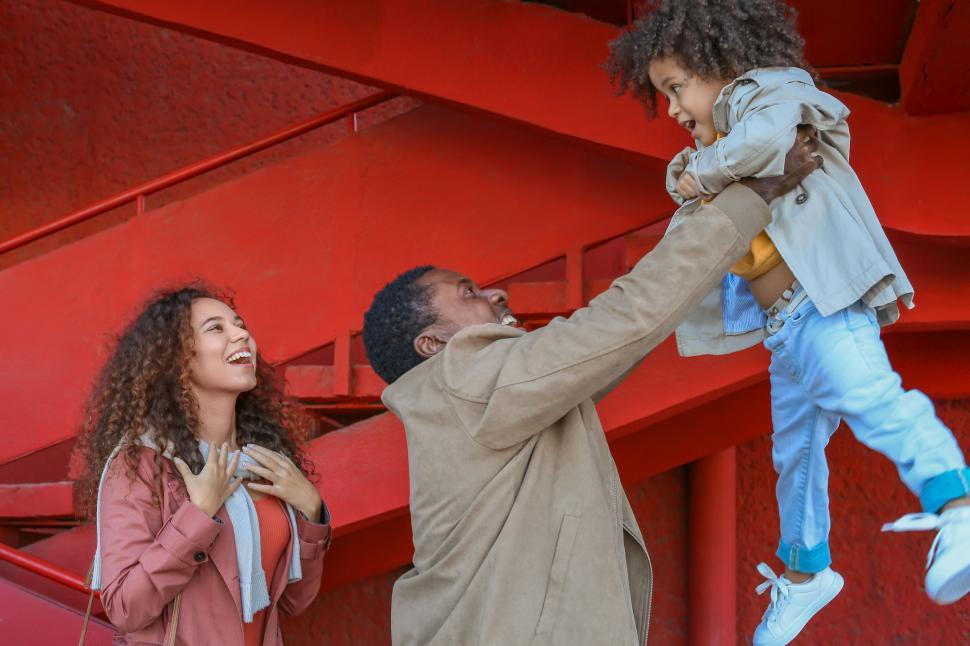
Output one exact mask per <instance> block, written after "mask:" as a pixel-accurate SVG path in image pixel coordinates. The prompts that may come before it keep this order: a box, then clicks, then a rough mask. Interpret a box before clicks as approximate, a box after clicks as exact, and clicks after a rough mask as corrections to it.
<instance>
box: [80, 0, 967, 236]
mask: <svg viewBox="0 0 970 646" xmlns="http://www.w3.org/2000/svg"><path fill="white" fill-rule="evenodd" d="M93 4H94V6H98V7H103V8H106V9H110V10H113V11H120V12H122V13H125V14H126V15H130V16H134V17H140V18H142V19H146V20H150V21H154V22H161V23H163V24H165V25H168V26H171V27H173V28H176V29H186V30H190V31H192V32H193V33H201V34H203V35H207V36H209V37H211V38H213V39H216V40H219V41H221V42H225V43H229V44H235V45H238V46H244V47H249V48H256V49H257V50H259V51H262V52H265V53H268V54H272V55H276V56H280V57H283V58H285V59H286V60H290V61H297V62H302V63H303V64H305V65H308V66H311V67H318V68H321V69H325V70H327V71H329V72H332V73H337V74H342V75H345V76H351V77H355V78H360V79H363V80H365V81H367V82H369V83H373V84H377V85H382V86H391V87H396V88H400V89H403V90H405V91H406V92H409V93H412V94H416V95H421V96H424V97H429V98H432V99H435V100H438V101H442V102H447V103H450V104H456V105H460V106H464V107H466V108H468V109H472V110H475V111H485V112H489V113H492V114H494V115H497V116H500V117H502V118H508V119H514V120H518V121H523V122H525V123H529V124H532V125H535V126H538V127H540V128H543V129H546V130H550V131H552V132H556V133H560V134H563V135H567V136H570V137H575V138H578V139H582V140H585V141H589V142H593V143H596V144H602V145H606V146H611V147H615V148H620V149H623V150H628V151H632V152H635V153H639V154H643V155H648V156H652V157H657V158H660V159H663V160H667V159H669V158H670V157H671V156H672V155H673V154H674V153H676V152H677V151H678V150H680V149H681V148H682V147H683V146H685V145H688V144H689V143H690V141H689V137H688V135H687V134H686V133H685V132H684V131H683V130H682V129H680V128H678V127H677V126H676V125H675V124H674V122H673V121H672V120H671V119H667V118H660V119H656V120H654V121H647V120H646V119H645V118H644V115H643V111H642V110H641V108H640V106H639V105H638V104H636V103H635V102H634V101H633V100H631V99H630V98H629V97H623V98H619V99H618V98H616V97H615V96H613V93H612V92H611V90H610V87H609V84H608V80H607V77H606V74H605V72H603V70H602V69H601V65H602V63H603V61H604V60H605V58H606V55H607V42H608V41H609V40H611V39H612V38H614V37H615V36H616V35H617V34H618V33H619V31H618V28H616V27H614V26H612V25H608V24H606V23H601V22H596V21H594V20H591V19H589V18H586V17H585V16H581V15H578V14H571V13H567V12H563V11H559V10H557V9H555V8H552V7H546V6H541V5H536V4H530V3H516V2H500V1H498V0H464V1H462V2H452V1H451V0H360V1H359V2H353V3H317V2H312V1H311V0H302V1H296V2H286V3H282V4H279V3H276V4H273V3H244V4H240V3H237V2H232V0H212V1H210V2H204V3H200V2H192V1H191V0H105V1H103V2H97V3H93ZM876 4H878V9H874V11H875V14H874V15H868V14H867V15H866V19H865V21H863V23H861V24H865V23H868V22H871V21H873V20H882V19H883V18H882V13H881V12H883V11H888V12H890V14H893V15H895V14H896V13H898V11H900V10H901V7H900V5H901V3H900V2H897V0H892V3H891V4H888V5H887V3H886V2H879V3H876V2H875V0H867V3H866V5H865V6H867V7H872V6H873V5H876ZM956 4H961V3H959V2H957V3H956ZM962 4H963V5H966V4H967V3H966V2H964V3H962ZM860 7H861V6H860ZM845 11H850V9H846V8H845V7H842V6H841V5H840V6H839V8H838V10H837V15H838V16H839V18H840V19H842V18H843V17H844V15H843V14H844V12H845ZM859 12H860V13H864V12H863V11H862V9H861V8H859ZM811 15H814V14H811ZM961 15H962V14H961ZM806 19H808V18H806ZM826 20H828V21H830V20H831V19H830V18H826ZM856 28H857V26H856V25H854V26H853V29H856ZM863 31H865V29H864V28H863ZM959 33H962V34H963V36H962V37H963V38H964V39H965V38H966V30H965V29H964V30H963V31H962V32H959V31H958V34H959ZM960 37H961V36H959V35H958V36H956V38H957V39H959V38H960ZM856 40H866V36H864V35H863V36H860V37H859V39H856ZM954 42H955V43H957V47H958V48H959V46H960V45H961V44H962V41H959V40H956V41H954ZM812 47H813V46H812V45H810V46H809V49H810V50H811V48H812ZM964 49H965V48H964ZM961 53H962V55H963V58H962V59H959V58H958V59H955V60H963V61H966V55H965V51H964V50H959V49H958V51H956V52H954V54H955V55H956V56H960V55H961ZM839 62H840V63H842V62H841V61H839ZM855 62H856V61H852V63H855ZM842 64H845V63H842ZM953 65H955V69H956V71H957V73H962V72H965V71H966V69H967V66H966V64H965V63H964V64H962V66H961V65H960V64H958V63H956V62H954V63H953ZM962 82H966V79H964V81H962ZM837 95H838V96H839V98H840V99H842V100H843V101H845V102H846V104H847V105H848V106H849V108H850V109H851V110H852V112H853V116H852V117H851V118H850V125H851V126H852V129H853V144H852V147H853V152H852V154H853V160H852V161H853V165H854V167H855V169H856V171H857V172H858V173H859V175H860V177H861V178H862V180H863V183H864V184H865V185H866V188H867V190H868V191H869V195H870V198H871V199H872V201H873V203H874V205H875V206H876V209H877V211H878V212H879V214H880V218H881V219H882V222H883V224H884V225H885V226H886V227H887V228H894V229H898V230H900V231H907V232H912V233H916V234H923V235H933V236H937V237H940V238H946V239H951V240H952V239H965V238H966V237H967V236H968V235H970V219H968V218H966V217H965V216H964V209H962V207H961V204H960V202H959V200H958V199H956V198H954V197H953V195H954V192H953V191H952V190H950V189H949V188H946V187H956V186H960V185H962V183H963V182H964V181H965V178H966V176H967V174H968V172H970V162H968V161H967V157H966V155H965V154H963V151H964V150H965V149H967V148H970V114H966V113H965V114H954V115H942V116H935V117H924V118H921V119H913V118H910V117H908V116H907V115H906V114H905V113H903V112H902V111H901V110H899V109H897V108H894V107H890V106H887V105H884V104H881V103H878V102H876V101H873V100H870V99H865V98H862V97H858V96H852V95H844V94H839V93H837ZM928 187H944V188H941V189H940V190H933V189H928Z"/></svg>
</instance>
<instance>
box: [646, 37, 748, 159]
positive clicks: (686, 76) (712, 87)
mask: <svg viewBox="0 0 970 646" xmlns="http://www.w3.org/2000/svg"><path fill="white" fill-rule="evenodd" d="M650 82H651V83H653V86H654V87H655V88H657V90H658V91H659V92H660V93H661V94H663V95H664V96H665V97H666V98H667V101H668V102H669V103H670V107H669V108H668V109H667V114H668V115H669V116H670V118H671V119H676V120H677V123H679V124H680V125H681V126H683V127H684V128H686V129H687V130H689V131H690V135H691V137H693V138H694V139H698V140H700V142H701V143H702V144H704V145H705V146H710V145H711V144H713V143H714V140H715V139H716V138H717V130H715V129H714V102H715V101H717V96H718V94H720V92H721V90H722V89H723V88H724V86H725V85H727V84H728V83H729V82H730V81H718V80H711V79H703V78H701V77H699V76H697V75H696V74H691V73H690V72H689V71H688V70H686V69H684V67H683V65H681V63H680V61H679V60H678V59H677V58H675V57H673V56H668V57H666V58H655V59H653V60H652V61H650Z"/></svg>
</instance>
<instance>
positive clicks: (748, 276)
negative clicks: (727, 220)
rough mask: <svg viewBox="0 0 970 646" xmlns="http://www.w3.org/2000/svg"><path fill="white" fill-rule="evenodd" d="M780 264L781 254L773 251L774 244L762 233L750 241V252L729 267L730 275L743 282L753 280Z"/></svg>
mask: <svg viewBox="0 0 970 646" xmlns="http://www.w3.org/2000/svg"><path fill="white" fill-rule="evenodd" d="M780 262H781V254H780V253H778V250H777V249H775V243H774V242H772V241H771V238H769V237H768V234H767V233H765V232H764V231H762V232H761V233H759V234H758V235H757V236H755V239H754V240H752V241H751V251H749V252H748V254H747V255H746V256H745V257H744V258H742V259H741V260H739V261H737V262H736V263H735V264H734V266H733V267H731V273H732V274H734V275H736V276H738V277H740V278H743V279H745V280H754V279H755V278H757V277H758V276H761V275H762V274H765V273H767V272H768V271H770V270H771V269H774V268H775V267H777V266H778V264H779V263H780Z"/></svg>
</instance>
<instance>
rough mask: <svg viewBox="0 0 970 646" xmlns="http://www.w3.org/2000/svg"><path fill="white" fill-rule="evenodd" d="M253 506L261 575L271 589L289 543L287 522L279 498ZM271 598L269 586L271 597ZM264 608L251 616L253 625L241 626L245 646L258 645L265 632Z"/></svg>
mask: <svg viewBox="0 0 970 646" xmlns="http://www.w3.org/2000/svg"><path fill="white" fill-rule="evenodd" d="M253 504H254V505H255V506H256V516H257V517H258V518H259V546H260V552H261V554H260V559H261V561H262V564H263V572H264V573H265V574H266V585H268V586H272V585H273V579H275V578H276V577H275V576H274V575H275V573H276V568H277V566H278V565H279V562H280V559H281V558H283V554H284V553H285V552H286V546H287V544H288V543H289V542H290V520H289V518H287V515H286V510H285V509H284V508H283V504H282V503H281V502H280V500H279V498H275V497H273V496H265V497H263V498H260V499H259V500H253ZM272 595H273V590H272V587H270V597H272ZM266 610H267V609H266V608H264V609H262V610H260V611H259V612H257V613H256V614H255V615H254V616H253V621H252V623H248V624H247V623H243V634H244V635H245V636H246V646H261V644H262V643H263V633H264V632H265V631H266Z"/></svg>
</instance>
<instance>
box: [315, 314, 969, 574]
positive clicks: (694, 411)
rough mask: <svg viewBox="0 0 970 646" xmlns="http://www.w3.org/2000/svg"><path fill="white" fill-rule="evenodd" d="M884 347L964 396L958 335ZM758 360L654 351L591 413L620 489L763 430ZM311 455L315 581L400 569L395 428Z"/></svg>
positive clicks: (346, 439)
mask: <svg viewBox="0 0 970 646" xmlns="http://www.w3.org/2000/svg"><path fill="white" fill-rule="evenodd" d="M887 346H888V348H889V351H890V356H891V357H892V360H893V363H894V365H895V366H896V368H897V369H898V370H899V371H900V372H901V374H903V376H904V380H905V384H906V386H907V387H909V388H912V387H918V388H921V389H922V390H924V392H926V393H928V394H929V395H931V396H933V397H939V398H949V397H966V396H967V395H970V373H968V372H967V371H966V370H964V369H963V367H964V366H965V364H966V362H967V361H968V360H970V334H968V333H967V332H943V333H934V334H927V333H910V334H904V333H894V334H889V335H887ZM766 360H767V354H766V353H765V352H764V351H763V350H758V349H755V350H751V351H748V352H744V353H741V354H738V355H734V356H733V357H704V358H697V359H690V360H685V359H678V358H676V350H675V349H674V348H673V344H672V343H671V342H666V343H664V344H662V345H661V346H660V347H659V348H657V350H656V351H655V352H654V353H653V354H652V355H651V356H650V357H649V358H648V359H647V360H646V361H645V362H644V363H643V364H642V365H641V367H640V368H638V369H637V371H635V372H634V373H633V374H632V375H631V377H630V378H629V379H627V381H626V382H624V383H623V384H622V385H621V386H620V387H619V388H617V389H616V390H615V391H614V392H613V393H611V394H610V395H609V396H608V397H607V398H606V399H604V400H603V402H602V403H601V404H600V406H599V411H600V416H601V420H602V422H603V426H604V429H605V432H606V434H607V439H608V440H609V443H610V448H611V450H612V452H613V457H614V460H615V461H616V464H617V468H618V469H619V471H620V476H621V478H622V479H623V482H624V483H625V484H627V485H632V484H634V483H636V482H640V481H641V480H643V479H644V478H647V477H650V476H652V475H655V474H657V473H661V472H663V471H666V470H668V469H671V468H674V467H677V466H681V465H683V464H687V463H689V462H693V461H695V460H698V459H700V458H703V457H704V456H707V455H710V454H712V453H716V452H718V451H721V450H723V449H726V448H729V447H731V446H734V445H736V444H740V443H744V442H747V441H749V440H751V439H754V438H755V437H758V436H760V435H764V434H768V433H770V432H771V416H770V409H769V402H768V383H767V372H766V366H767V361H766ZM672 362H673V363H672ZM691 364H695V365H693V366H691ZM311 456H312V457H313V459H314V460H315V461H316V462H317V463H318V464H320V465H325V466H324V468H322V469H321V471H320V477H319V481H318V487H319V488H320V490H321V492H323V494H324V495H325V496H326V499H327V504H328V506H329V507H330V510H331V513H332V515H333V522H334V527H335V537H336V538H335V540H334V546H335V547H334V553H333V559H332V560H331V561H329V563H330V564H329V565H328V568H332V569H331V570H328V572H331V574H333V576H334V577H335V579H334V580H333V581H331V582H328V581H327V580H326V577H325V580H324V587H325V588H329V587H330V586H331V585H338V584H343V583H346V582H349V581H351V580H354V579H356V578H359V577H362V576H366V575H371V574H376V573H378V572H380V571H387V570H389V569H393V568H394V567H399V566H402V565H405V564H407V563H408V562H409V561H410V558H411V544H410V527H409V524H408V522H407V518H408V516H407V513H408V512H407V506H408V491H409V487H408V474H407V452H406V445H405V439H404V432H403V429H402V428H401V425H400V423H399V422H398V421H397V420H396V419H395V418H394V417H393V416H391V415H390V414H384V415H381V416H378V417H374V418H371V419H369V420H366V421H364V422H361V423H359V424H355V425H353V426H350V427H348V428H346V429H343V430H340V431H334V432H332V433H328V434H326V435H324V436H322V437H320V438H318V439H316V440H314V441H313V442H312V443H311ZM378 546H380V548H379V549H378ZM337 550H340V552H339V553H340V555H341V558H340V559H338V558H337V554H338V552H337ZM334 570H336V572H334Z"/></svg>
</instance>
